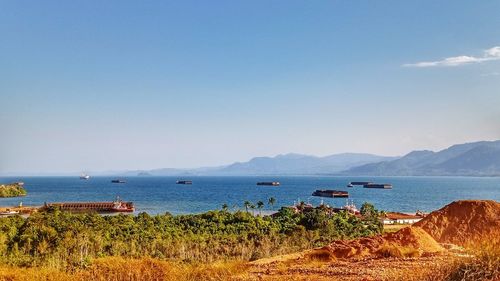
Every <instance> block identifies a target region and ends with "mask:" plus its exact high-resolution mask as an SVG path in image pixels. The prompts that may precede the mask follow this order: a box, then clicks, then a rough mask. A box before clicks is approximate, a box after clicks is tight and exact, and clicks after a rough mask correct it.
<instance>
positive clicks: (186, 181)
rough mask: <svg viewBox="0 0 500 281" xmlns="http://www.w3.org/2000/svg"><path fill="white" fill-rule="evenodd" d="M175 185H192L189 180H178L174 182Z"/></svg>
mask: <svg viewBox="0 0 500 281" xmlns="http://www.w3.org/2000/svg"><path fill="white" fill-rule="evenodd" d="M175 183H176V184H193V181H189V180H179V181H176V182H175Z"/></svg>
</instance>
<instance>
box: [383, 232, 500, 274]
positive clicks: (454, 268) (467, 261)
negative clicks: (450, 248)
mask: <svg viewBox="0 0 500 281" xmlns="http://www.w3.org/2000/svg"><path fill="white" fill-rule="evenodd" d="M390 279H391V280H405V281H417V280H423V281H480V280H482V281H498V280H500V237H498V236H493V237H490V238H489V239H483V240H482V241H480V242H476V243H470V244H469V245H468V246H467V247H466V251H465V254H464V255H457V256H450V259H449V261H448V262H447V263H440V264H428V265H426V266H425V267H421V268H419V269H417V270H415V269H412V270H411V271H408V272H405V271H401V272H398V273H397V275H395V276H392V277H391V278H390Z"/></svg>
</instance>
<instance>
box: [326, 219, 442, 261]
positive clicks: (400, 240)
mask: <svg viewBox="0 0 500 281" xmlns="http://www.w3.org/2000/svg"><path fill="white" fill-rule="evenodd" d="M323 249H324V250H325V249H326V250H328V251H330V252H331V253H332V254H333V256H335V257H336V258H354V259H360V258H366V257H381V256H387V255H390V256H400V257H402V256H405V255H406V254H411V255H412V256H420V255H422V254H431V253H437V252H442V251H444V249H443V248H442V247H441V246H440V245H439V244H438V243H437V242H436V241H435V240H434V239H433V238H432V237H431V236H429V234H427V232H425V231H424V230H422V229H421V228H418V227H405V228H403V229H401V230H399V231H397V232H394V233H388V234H384V235H377V236H374V237H367V238H361V239H355V240H339V241H334V242H333V243H331V244H330V245H328V246H326V247H323Z"/></svg>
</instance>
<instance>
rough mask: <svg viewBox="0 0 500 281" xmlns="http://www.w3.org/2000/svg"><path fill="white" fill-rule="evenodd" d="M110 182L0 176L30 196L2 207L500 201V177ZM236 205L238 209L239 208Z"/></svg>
mask: <svg viewBox="0 0 500 281" xmlns="http://www.w3.org/2000/svg"><path fill="white" fill-rule="evenodd" d="M111 179H112V178H111V177H93V178H91V179H90V180H80V179H79V178H78V177H24V178H23V177H15V178H14V177H0V183H9V182H14V181H24V182H25V188H26V190H27V191H28V195H27V196H26V197H18V198H0V206H10V205H18V204H19V202H21V201H22V202H23V204H24V205H25V206H27V205H42V204H43V203H44V202H68V201H112V200H113V199H115V197H116V196H120V198H122V199H123V200H124V201H133V202H134V204H135V206H136V213H139V212H147V213H150V214H160V213H165V212H170V213H172V214H186V213H200V212H204V211H207V210H212V209H219V208H221V206H222V204H224V203H226V204H228V206H229V207H230V208H231V209H235V208H241V209H243V202H244V201H246V200H248V201H251V202H257V201H259V200H262V201H264V202H265V203H266V207H265V209H271V208H270V207H269V206H268V205H267V200H268V199H269V198H270V197H274V198H276V201H277V202H276V204H275V207H274V208H277V206H282V205H292V204H293V203H294V201H297V200H301V201H306V202H308V201H309V202H310V203H312V204H315V205H316V204H319V203H320V201H321V199H323V200H324V202H325V203H327V204H329V205H333V206H337V207H340V206H343V205H345V202H346V200H345V199H342V198H335V199H334V198H320V197H311V193H312V192H313V191H314V190H315V189H318V188H329V189H338V190H347V191H349V194H350V200H353V201H354V203H355V204H356V206H358V208H359V207H360V206H361V204H362V203H363V202H370V203H373V204H375V206H376V207H377V208H378V209H382V210H390V211H400V212H415V211H416V210H417V209H419V210H422V211H432V210H435V209H438V208H441V207H442V206H444V205H446V204H448V203H450V202H451V201H454V200H459V199H493V200H497V201H500V178H470V177H325V176H276V177H189V179H190V180H193V185H178V184H175V181H176V180H177V179H179V178H177V177H129V178H124V179H126V180H127V183H125V184H113V183H111ZM258 181H279V182H280V183H281V186H279V187H272V186H257V185H256V182H258ZM350 181H373V182H378V183H392V184H393V185H394V188H393V189H390V190H382V189H367V188H362V187H354V188H347V187H345V186H346V184H347V183H348V182H350ZM236 206H237V207H236Z"/></svg>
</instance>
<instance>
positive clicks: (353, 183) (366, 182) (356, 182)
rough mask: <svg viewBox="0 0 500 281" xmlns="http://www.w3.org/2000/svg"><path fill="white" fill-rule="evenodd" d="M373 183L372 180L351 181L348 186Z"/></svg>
mask: <svg viewBox="0 0 500 281" xmlns="http://www.w3.org/2000/svg"><path fill="white" fill-rule="evenodd" d="M371 183H372V182H371V181H351V182H350V183H349V184H348V185H347V186H349V187H352V186H354V185H367V184H371Z"/></svg>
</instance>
